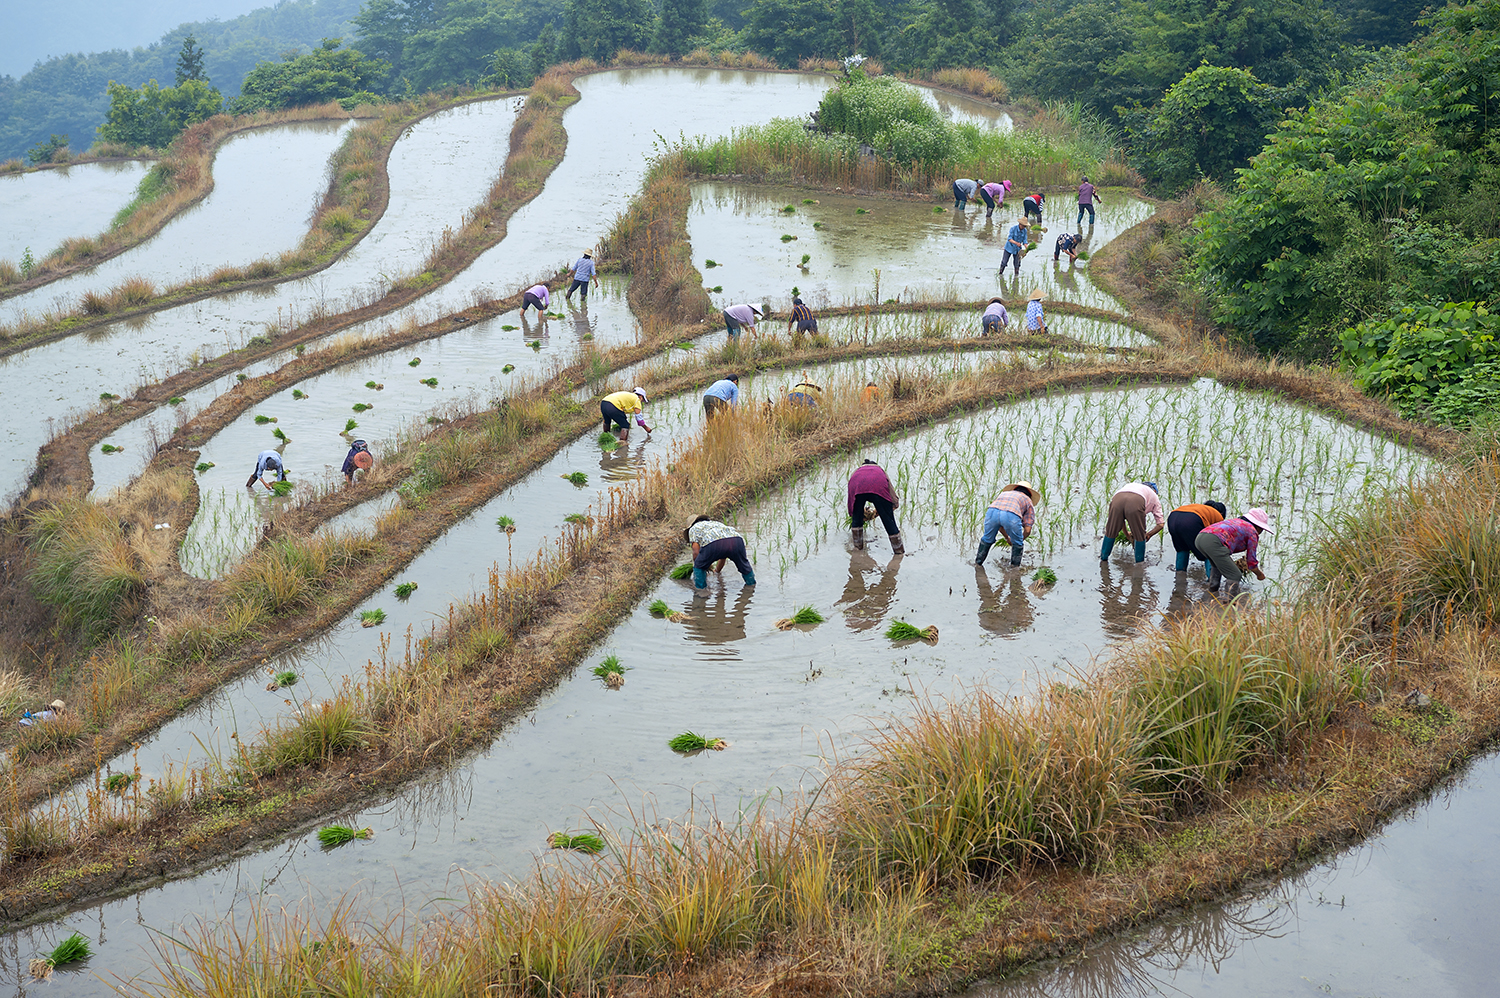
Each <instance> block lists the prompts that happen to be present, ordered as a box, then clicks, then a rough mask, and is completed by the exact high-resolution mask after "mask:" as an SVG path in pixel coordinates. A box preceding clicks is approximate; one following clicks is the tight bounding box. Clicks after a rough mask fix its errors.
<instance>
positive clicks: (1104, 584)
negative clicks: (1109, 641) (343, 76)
mask: <svg viewBox="0 0 1500 998" xmlns="http://www.w3.org/2000/svg"><path fill="white" fill-rule="evenodd" d="M1158 602H1159V597H1158V596H1157V592H1156V583H1154V582H1152V581H1151V577H1150V576H1148V575H1147V574H1146V573H1145V572H1144V571H1142V566H1140V565H1131V566H1129V567H1127V568H1112V567H1111V566H1110V564H1109V562H1107V561H1101V562H1100V563H1099V606H1100V609H1101V610H1102V612H1103V618H1104V633H1105V634H1107V635H1109V636H1110V637H1112V638H1116V639H1120V640H1124V639H1126V638H1132V637H1135V636H1136V635H1137V634H1139V633H1140V631H1141V629H1142V628H1143V627H1145V626H1146V625H1148V624H1149V623H1150V622H1151V620H1152V618H1153V617H1155V615H1156V607H1157V604H1158Z"/></svg>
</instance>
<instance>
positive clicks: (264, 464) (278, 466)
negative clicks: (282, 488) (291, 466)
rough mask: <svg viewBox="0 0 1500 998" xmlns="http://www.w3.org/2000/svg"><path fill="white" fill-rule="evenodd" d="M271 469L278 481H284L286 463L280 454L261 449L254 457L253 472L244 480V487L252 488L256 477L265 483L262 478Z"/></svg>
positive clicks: (267, 486)
mask: <svg viewBox="0 0 1500 998" xmlns="http://www.w3.org/2000/svg"><path fill="white" fill-rule="evenodd" d="M273 471H274V472H276V474H277V475H278V476H279V477H278V478H277V479H276V480H277V481H278V482H284V481H286V463H285V462H283V461H282V459H281V455H280V454H278V453H276V452H275V451H273V450H263V451H261V452H260V455H259V456H258V457H256V459H255V474H253V475H251V476H250V477H249V478H248V479H246V480H245V488H247V489H251V488H254V487H255V482H256V480H257V479H260V480H261V484H262V485H265V484H266V483H265V481H264V479H265V477H266V475H267V474H269V473H270V472H273ZM266 488H270V486H269V485H266Z"/></svg>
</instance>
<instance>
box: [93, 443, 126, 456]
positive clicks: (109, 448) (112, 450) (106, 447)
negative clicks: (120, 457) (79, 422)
mask: <svg viewBox="0 0 1500 998" xmlns="http://www.w3.org/2000/svg"><path fill="white" fill-rule="evenodd" d="M124 449H125V448H124V447H116V446H115V445H114V444H100V445H99V450H101V451H102V452H104V453H105V454H118V453H120V452H121V451H123V450H124Z"/></svg>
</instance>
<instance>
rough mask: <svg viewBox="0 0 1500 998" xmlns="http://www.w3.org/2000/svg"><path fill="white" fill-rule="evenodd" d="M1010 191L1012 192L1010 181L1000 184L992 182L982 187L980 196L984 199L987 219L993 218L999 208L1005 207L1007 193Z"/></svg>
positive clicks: (1003, 181)
mask: <svg viewBox="0 0 1500 998" xmlns="http://www.w3.org/2000/svg"><path fill="white" fill-rule="evenodd" d="M1008 190H1010V181H1009V180H1002V181H1001V182H1000V183H998V184H997V183H995V182H994V181H991V182H990V183H988V184H981V185H980V187H979V196H980V197H982V198H984V217H985V218H990V217H991V216H993V215H994V214H995V209H996V208H997V207H1001V208H1003V207H1005V192H1006V191H1008Z"/></svg>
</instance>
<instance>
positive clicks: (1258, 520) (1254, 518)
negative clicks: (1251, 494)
mask: <svg viewBox="0 0 1500 998" xmlns="http://www.w3.org/2000/svg"><path fill="white" fill-rule="evenodd" d="M1241 519H1243V520H1249V521H1250V522H1251V523H1253V524H1255V525H1256V526H1257V527H1259V528H1260V529H1262V530H1270V529H1271V518H1270V517H1269V516H1267V515H1266V511H1265V510H1263V509H1261V508H1260V507H1259V506H1255V507H1253V508H1252V509H1251V510H1250V512H1248V513H1246V514H1245V515H1244V516H1243V517H1241Z"/></svg>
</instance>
